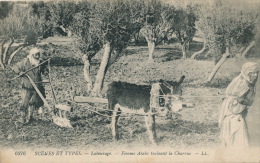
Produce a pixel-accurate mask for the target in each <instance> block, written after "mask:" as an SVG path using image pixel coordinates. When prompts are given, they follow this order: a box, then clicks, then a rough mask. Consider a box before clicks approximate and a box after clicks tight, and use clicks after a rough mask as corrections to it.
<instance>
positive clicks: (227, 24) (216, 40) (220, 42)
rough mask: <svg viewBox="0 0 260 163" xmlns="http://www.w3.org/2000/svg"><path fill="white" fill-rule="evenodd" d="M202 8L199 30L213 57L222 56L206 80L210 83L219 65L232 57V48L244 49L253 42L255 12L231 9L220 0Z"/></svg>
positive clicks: (231, 7)
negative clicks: (240, 47) (239, 47)
mask: <svg viewBox="0 0 260 163" xmlns="http://www.w3.org/2000/svg"><path fill="white" fill-rule="evenodd" d="M204 7H206V8H202V10H201V11H203V14H204V16H202V15H203V14H201V17H200V21H201V24H200V27H199V28H200V29H201V30H202V31H203V33H204V34H205V37H206V39H207V40H208V41H207V42H208V46H209V48H210V50H212V51H213V53H214V55H215V56H219V55H222V57H221V59H220V60H219V61H218V63H217V64H216V66H215V67H214V69H213V71H212V72H211V74H210V75H209V77H208V79H207V82H211V81H212V79H213V78H214V76H215V74H216V73H217V71H218V69H219V68H220V67H221V65H222V64H223V63H224V62H225V61H226V60H227V59H228V58H229V57H232V56H233V55H232V47H237V46H241V45H242V47H244V46H247V45H248V44H250V42H252V41H253V40H254V35H255V34H253V33H254V30H255V20H256V16H257V15H256V13H257V12H256V11H252V10H246V9H241V8H238V7H233V6H232V4H229V3H227V2H225V1H221V0H219V1H217V2H216V3H214V4H213V5H212V6H204ZM243 7H245V6H243Z"/></svg>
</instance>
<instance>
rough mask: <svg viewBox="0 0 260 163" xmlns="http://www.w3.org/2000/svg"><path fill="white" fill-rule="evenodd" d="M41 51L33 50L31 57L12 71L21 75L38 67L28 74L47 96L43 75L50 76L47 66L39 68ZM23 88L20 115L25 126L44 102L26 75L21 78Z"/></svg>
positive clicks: (22, 61)
mask: <svg viewBox="0 0 260 163" xmlns="http://www.w3.org/2000/svg"><path fill="white" fill-rule="evenodd" d="M40 56H41V54H40V51H39V49H37V48H32V49H31V50H30V52H29V55H28V56H27V57H26V58H24V59H23V60H21V61H20V62H18V63H16V64H15V65H14V66H13V67H12V70H13V71H14V72H15V73H17V74H19V75H21V74H24V72H26V71H28V70H29V69H31V68H33V67H36V66H38V67H36V68H34V69H32V70H30V71H28V72H27V73H26V74H27V75H28V76H29V77H30V78H31V79H32V80H33V81H34V83H35V85H36V86H37V88H38V89H39V91H40V92H41V93H42V95H43V96H44V97H46V96H45V89H44V87H43V85H42V78H41V74H44V75H48V69H47V67H46V66H43V65H41V66H39V64H40ZM21 86H22V104H21V107H20V114H21V119H20V122H21V123H23V124H25V123H29V122H30V121H31V120H32V116H33V111H34V110H35V109H40V110H41V109H42V108H41V107H42V106H43V104H44V103H43V101H42V99H41V98H40V96H39V95H38V94H37V92H36V91H35V89H34V88H33V86H32V84H31V83H30V81H29V79H28V77H27V76H26V75H22V76H21Z"/></svg>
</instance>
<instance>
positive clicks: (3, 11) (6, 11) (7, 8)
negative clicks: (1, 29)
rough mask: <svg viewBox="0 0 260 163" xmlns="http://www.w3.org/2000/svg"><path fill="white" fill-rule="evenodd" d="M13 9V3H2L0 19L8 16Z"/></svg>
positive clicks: (0, 4) (0, 2)
mask: <svg viewBox="0 0 260 163" xmlns="http://www.w3.org/2000/svg"><path fill="white" fill-rule="evenodd" d="M12 8H13V3H12V2H7V1H0V19H4V18H6V17H7V16H8V14H9V12H11V10H12Z"/></svg>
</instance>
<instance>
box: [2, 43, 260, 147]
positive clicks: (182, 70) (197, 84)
mask: <svg viewBox="0 0 260 163" xmlns="http://www.w3.org/2000/svg"><path fill="white" fill-rule="evenodd" d="M41 46H43V45H41ZM50 47H52V49H51V48H50ZM44 48H46V49H47V51H48V53H49V54H50V55H52V56H53V57H55V58H56V60H55V63H56V64H53V66H52V70H51V76H52V77H53V79H52V80H53V86H54V90H55V92H56V95H57V99H58V101H59V102H60V103H65V102H66V100H70V96H69V93H68V92H69V91H70V87H71V86H74V87H76V88H77V90H76V91H77V93H78V94H81V95H85V81H84V79H83V75H82V74H83V70H82V68H83V66H82V65H81V61H80V60H78V58H77V57H74V55H73V53H75V52H74V51H72V50H71V49H73V48H71V47H70V45H68V44H66V45H63V44H62V45H52V46H46V47H44ZM53 49H55V52H54V51H53ZM25 51H26V49H25V50H24V51H23V52H21V54H19V56H18V57H17V58H15V60H14V63H15V62H17V61H18V60H20V59H21V58H22V57H24V56H26V53H25ZM147 51H148V50H147V47H143V46H142V47H140V46H131V47H128V48H127V49H126V51H125V52H124V53H125V55H124V56H123V57H121V58H120V59H119V60H118V61H117V62H116V63H115V64H114V65H112V66H111V67H110V68H109V70H108V73H107V75H106V77H105V81H104V89H103V91H102V96H103V97H106V90H107V85H108V84H109V83H110V82H111V81H116V80H120V81H126V82H130V83H136V84H148V83H149V82H150V81H153V80H156V79H165V80H173V81H174V80H177V79H179V77H180V76H181V75H185V76H186V78H185V80H184V83H183V84H182V87H183V96H184V101H185V102H191V103H194V104H195V107H194V108H189V109H186V110H183V111H181V112H180V113H179V114H176V116H175V118H174V119H172V120H165V119H164V118H162V117H158V118H157V119H156V122H157V124H156V129H157V135H158V139H159V146H162V147H176V148H188V147H193V148H196V147H209V148H214V147H218V146H219V145H220V141H219V138H218V136H219V129H218V126H217V119H218V112H219V105H220V103H221V101H222V98H223V96H224V92H225V88H226V86H227V85H228V84H229V82H230V81H231V80H232V79H233V78H234V77H235V76H237V75H238V74H239V72H240V69H241V66H242V64H243V63H245V62H247V61H255V62H257V63H259V64H260V59H257V58H250V59H229V60H227V61H226V62H225V63H224V65H223V66H222V67H221V69H220V70H219V72H218V73H217V75H216V77H215V79H214V80H213V82H212V83H211V84H210V85H204V84H203V83H204V81H205V80H206V79H207V77H208V76H209V73H210V72H211V70H212V69H213V67H214V62H213V61H208V60H191V59H186V60H182V59H179V58H180V54H181V52H180V51H179V50H178V46H177V45H161V46H158V47H157V48H156V50H155V62H154V63H153V64H151V63H148V62H146V61H147V59H148V53H147ZM98 58H99V57H98V56H97V58H95V59H96V60H97V61H98ZM64 62H66V63H67V62H68V64H67V65H66V66H61V64H59V63H64ZM52 63H54V62H52ZM70 63H77V64H76V65H74V66H71V64H70ZM68 65H70V66H68ZM98 65H99V64H97V63H95V64H93V65H92V67H91V75H92V76H93V77H94V75H95V74H96V73H97V69H98ZM0 73H1V76H3V78H2V77H1V79H0V80H2V81H1V83H2V84H1V88H0V89H1V90H2V91H1V93H0V95H1V97H0V98H1V103H0V104H1V106H0V108H1V109H0V121H1V123H0V146H1V148H13V147H17V148H24V147H31V148H39V147H41V148H44V147H53V148H78V149H84V148H97V149H98V148H114V147H124V148H125V147H127V148H131V147H136V146H142V147H143V146H146V147H149V146H150V142H149V141H148V139H147V135H146V134H147V133H146V128H145V124H144V120H143V117H140V116H129V117H122V118H120V120H119V133H120V138H121V139H120V140H119V141H118V142H117V143H114V142H113V141H112V135H111V131H110V119H109V118H107V117H103V116H100V115H95V114H93V113H91V112H90V111H88V110H87V109H95V108H106V107H107V106H106V105H101V104H86V105H84V106H80V105H77V106H76V105H73V107H74V111H73V112H72V113H71V114H70V120H71V123H72V125H73V126H74V129H66V128H60V127H58V126H56V125H54V124H53V123H51V122H50V117H48V116H41V115H37V113H36V112H35V116H34V118H35V121H34V122H33V123H31V124H28V125H26V126H19V125H17V123H16V122H17V119H18V117H19V116H18V111H19V102H20V101H21V95H20V91H19V90H20V89H19V86H18V85H19V80H16V81H14V82H12V83H11V84H8V83H6V82H5V81H4V78H6V77H8V75H5V74H4V71H1V72H0ZM259 85H260V82H259V81H258V83H257V88H258V89H259ZM45 88H46V94H47V100H48V102H49V103H50V104H53V100H52V96H51V90H50V86H49V85H46V86H45ZM258 92H260V91H258ZM259 101H260V100H259V95H258V93H257V98H256V104H254V106H253V107H252V110H253V112H259V108H257V106H259V105H257V104H259ZM255 115H256V114H252V113H249V122H250V124H252V125H258V124H259V120H258V121H255V120H254V118H255V117H254V116H255ZM252 125H251V126H249V129H250V131H251V130H252V131H253V130H255V127H254V126H252ZM256 127H257V126H256ZM252 133H253V134H254V135H253V137H254V139H253V141H256V142H257V141H259V139H257V138H255V135H257V134H259V133H258V132H256V133H255V132H252Z"/></svg>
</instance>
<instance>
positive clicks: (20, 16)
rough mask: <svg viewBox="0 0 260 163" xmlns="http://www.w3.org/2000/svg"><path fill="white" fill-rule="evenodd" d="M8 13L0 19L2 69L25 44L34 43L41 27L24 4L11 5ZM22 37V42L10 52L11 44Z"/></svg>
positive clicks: (0, 60)
mask: <svg viewBox="0 0 260 163" xmlns="http://www.w3.org/2000/svg"><path fill="white" fill-rule="evenodd" d="M11 8H12V9H11ZM11 8H10V9H11V10H9V11H8V12H9V13H8V15H5V17H4V18H3V19H1V20H0V36H1V43H0V65H1V67H2V68H3V69H5V68H6V66H7V65H9V64H10V63H11V61H12V59H13V57H14V56H15V55H16V54H17V53H18V52H19V51H20V50H21V49H22V48H24V47H25V46H28V45H31V44H35V43H36V42H37V38H38V35H40V32H41V29H40V25H39V23H38V21H37V19H36V18H35V17H33V16H31V14H32V9H31V7H30V6H28V5H26V4H19V3H18V4H16V5H13V6H12V7H11ZM22 37H24V38H25V39H24V43H23V44H21V45H19V46H17V47H16V48H15V49H14V50H13V51H12V52H11V50H10V49H11V46H12V45H13V43H14V42H15V41H16V40H15V39H19V38H22Z"/></svg>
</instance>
